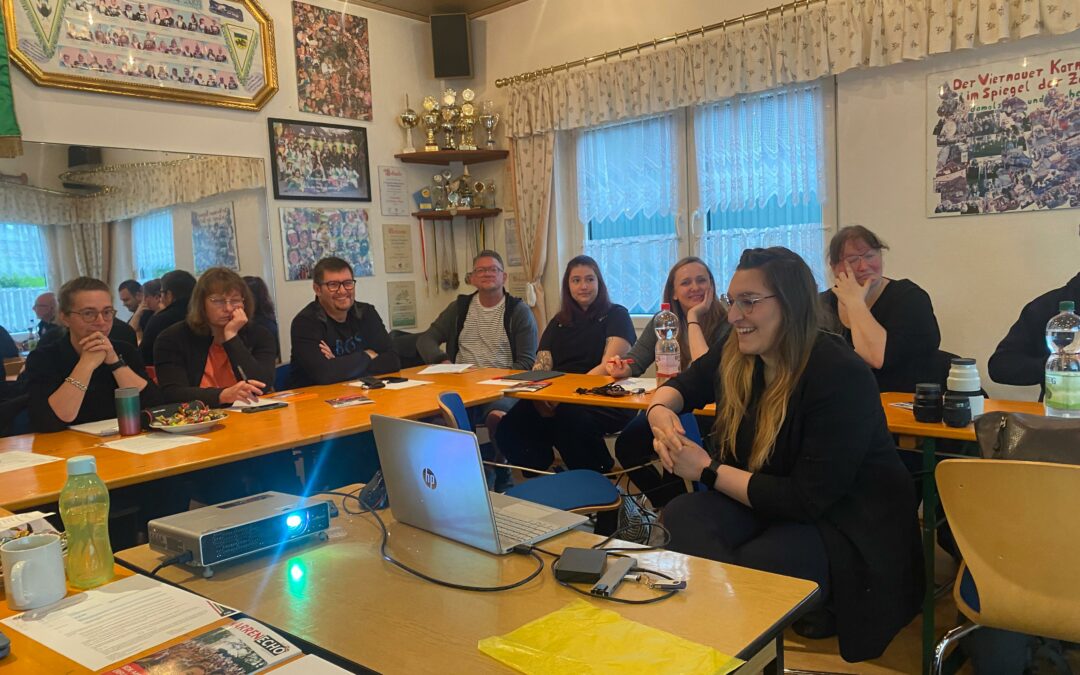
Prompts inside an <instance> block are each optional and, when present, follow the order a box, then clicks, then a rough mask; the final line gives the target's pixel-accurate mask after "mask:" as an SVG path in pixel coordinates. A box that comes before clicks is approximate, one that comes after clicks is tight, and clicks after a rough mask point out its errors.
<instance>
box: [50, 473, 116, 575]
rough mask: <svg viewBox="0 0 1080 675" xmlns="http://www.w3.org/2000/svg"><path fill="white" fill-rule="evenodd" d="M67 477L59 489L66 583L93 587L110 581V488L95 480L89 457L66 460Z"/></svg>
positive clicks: (111, 560) (111, 558)
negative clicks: (64, 544)
mask: <svg viewBox="0 0 1080 675" xmlns="http://www.w3.org/2000/svg"><path fill="white" fill-rule="evenodd" d="M67 474H68V478H67V482H66V483H64V488H63V489H62V490H60V518H61V519H63V521H64V530H65V531H66V532H67V538H68V556H67V578H68V583H70V584H71V585H72V586H75V587H77V588H94V587H95V586H100V585H101V584H103V583H105V582H107V581H109V580H111V579H112V578H113V554H112V546H111V545H110V544H109V489H108V488H107V487H105V483H104V482H102V480H101V478H99V477H98V475H97V462H96V460H95V459H94V457H92V456H90V455H80V456H78V457H72V458H71V459H69V460H68V461H67Z"/></svg>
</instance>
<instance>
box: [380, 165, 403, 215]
mask: <svg viewBox="0 0 1080 675" xmlns="http://www.w3.org/2000/svg"><path fill="white" fill-rule="evenodd" d="M379 206H380V208H382V214H383V215H384V216H407V215H409V186H408V182H407V181H406V180H405V172H404V171H403V170H401V169H400V168H399V167H396V166H380V167H379Z"/></svg>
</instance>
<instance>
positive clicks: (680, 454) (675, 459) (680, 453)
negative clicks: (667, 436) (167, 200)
mask: <svg viewBox="0 0 1080 675" xmlns="http://www.w3.org/2000/svg"><path fill="white" fill-rule="evenodd" d="M667 455H668V458H669V462H670V464H671V465H670V466H667V465H666V463H665V466H664V468H665V469H667V470H668V471H670V472H671V473H673V474H675V475H676V476H678V477H679V478H685V479H686V480H697V479H698V478H701V471H702V470H703V469H704V468H705V467H707V466H709V462H710V461H711V460H710V459H709V453H708V452H706V451H705V448H703V447H701V446H700V445H698V444H697V443H694V442H693V441H690V440H687V439H685V438H684V439H683V442H682V444H681V445H680V446H679V447H678V449H672V448H671V446H670V444H668V447H667Z"/></svg>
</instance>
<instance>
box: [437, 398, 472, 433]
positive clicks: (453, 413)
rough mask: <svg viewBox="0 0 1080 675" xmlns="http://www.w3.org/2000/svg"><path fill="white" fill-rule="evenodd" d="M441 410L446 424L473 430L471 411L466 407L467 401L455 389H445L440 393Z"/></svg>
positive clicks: (455, 427) (464, 429)
mask: <svg viewBox="0 0 1080 675" xmlns="http://www.w3.org/2000/svg"><path fill="white" fill-rule="evenodd" d="M439 410H441V411H442V414H443V418H444V419H445V420H446V424H447V425H448V426H450V427H452V428H454V429H462V430H463V431H472V430H473V427H472V422H471V421H470V420H469V411H468V410H466V409H465V402H464V401H462V400H461V396H459V395H458V393H457V392H454V391H444V392H443V393H441V394H439Z"/></svg>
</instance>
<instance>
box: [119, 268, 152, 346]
mask: <svg viewBox="0 0 1080 675" xmlns="http://www.w3.org/2000/svg"><path fill="white" fill-rule="evenodd" d="M117 290H118V292H119V294H120V302H121V303H123V305H124V308H125V309H127V311H129V312H131V316H130V317H128V325H129V326H131V327H132V328H134V329H135V334H136V335H138V333H139V319H140V318H141V317H142V313H143V312H144V311H146V307H145V305H144V304H143V287H142V284H140V283H139V282H138V281H136V280H134V279H127V280H126V281H121V282H120V286H119V288H118V289H117Z"/></svg>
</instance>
